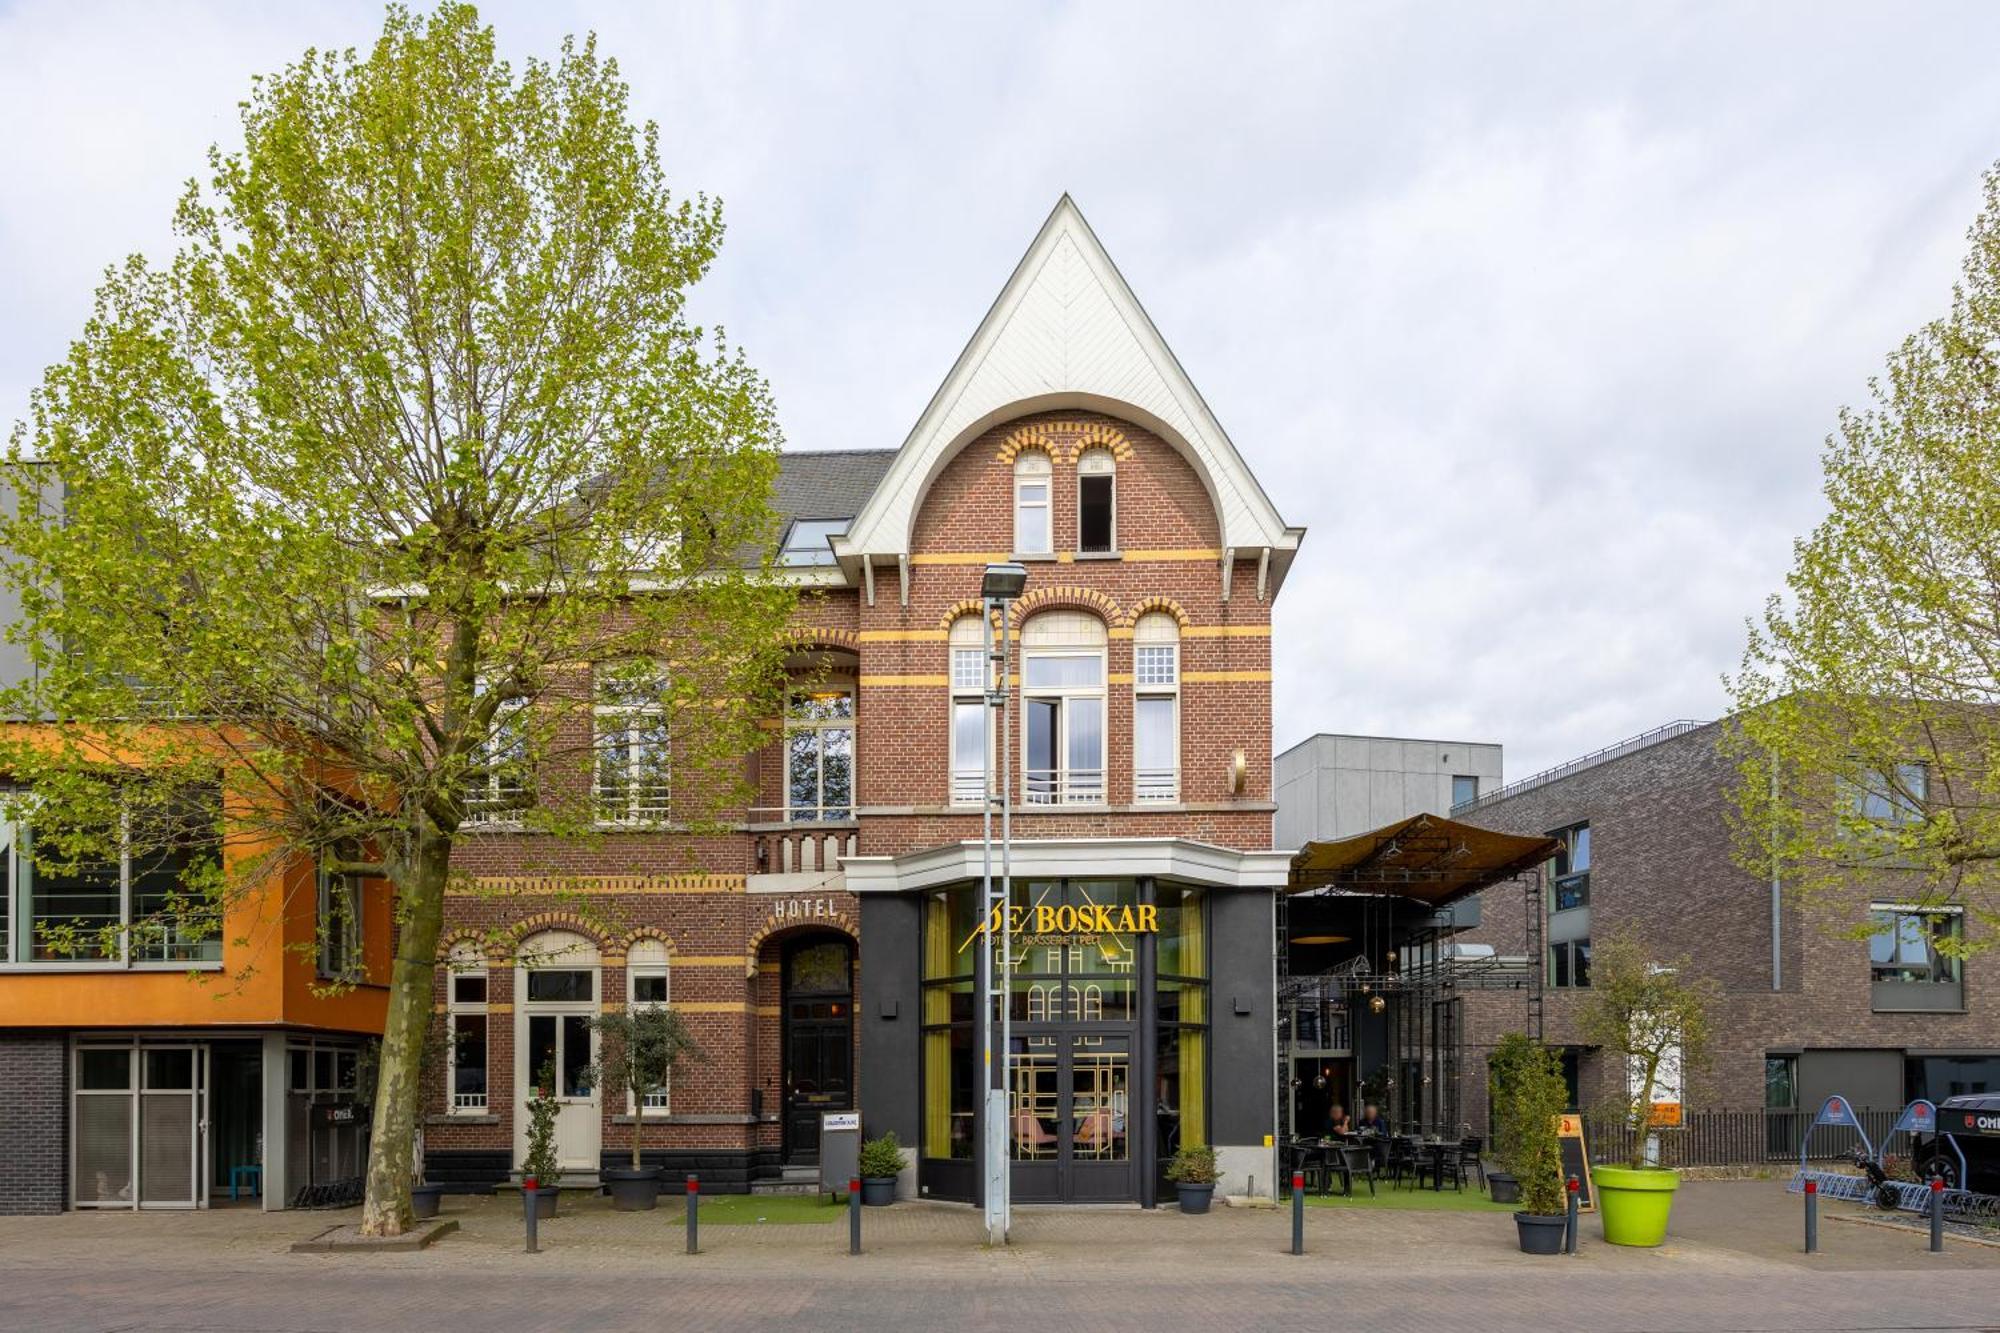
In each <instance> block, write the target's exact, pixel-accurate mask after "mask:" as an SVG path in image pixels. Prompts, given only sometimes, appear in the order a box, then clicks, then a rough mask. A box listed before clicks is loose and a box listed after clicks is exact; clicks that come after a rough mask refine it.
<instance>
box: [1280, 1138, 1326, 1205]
mask: <svg viewBox="0 0 2000 1333" xmlns="http://www.w3.org/2000/svg"><path fill="white" fill-rule="evenodd" d="M1286 1156H1287V1157H1289V1158H1290V1159H1291V1164H1292V1172H1293V1173H1294V1174H1296V1175H1298V1177H1299V1178H1300V1181H1301V1187H1302V1188H1303V1189H1304V1190H1305V1191H1306V1192H1308V1193H1311V1192H1314V1191H1317V1192H1319V1193H1321V1194H1325V1193H1327V1192H1328V1191H1329V1190H1331V1189H1332V1184H1331V1182H1330V1181H1329V1180H1328V1174H1329V1173H1328V1171H1327V1154H1326V1151H1325V1150H1324V1149H1323V1148H1321V1147H1320V1146H1319V1144H1318V1143H1317V1142H1315V1141H1313V1140H1309V1139H1293V1140H1292V1141H1291V1142H1290V1143H1289V1144H1288V1145H1286ZM1286 1179H1287V1182H1288V1183H1289V1180H1290V1176H1289V1175H1288V1176H1287V1177H1286Z"/></svg>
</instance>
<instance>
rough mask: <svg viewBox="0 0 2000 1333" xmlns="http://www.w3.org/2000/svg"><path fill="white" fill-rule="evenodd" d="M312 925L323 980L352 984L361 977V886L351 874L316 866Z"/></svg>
mask: <svg viewBox="0 0 2000 1333" xmlns="http://www.w3.org/2000/svg"><path fill="white" fill-rule="evenodd" d="M313 878H314V881H315V887H316V890H317V892H316V895H315V896H316V898H317V902H316V903H315V905H314V907H315V911H316V913H317V915H315V916H314V918H313V923H314V929H315V930H316V931H317V933H318V936H319V975H320V977H321V978H322V979H323V980H326V981H339V982H346V983H349V984H352V983H354V982H358V981H360V980H362V978H363V967H364V963H363V959H362V952H361V948H362V940H363V938H364V935H363V931H362V920H361V914H362V888H361V881H360V880H358V879H356V878H355V877H354V876H352V875H336V874H334V873H333V872H331V871H329V870H328V869H326V867H325V866H324V865H321V866H318V867H315V869H314V872H313Z"/></svg>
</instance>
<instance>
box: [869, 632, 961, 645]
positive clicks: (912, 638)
mask: <svg viewBox="0 0 2000 1333" xmlns="http://www.w3.org/2000/svg"><path fill="white" fill-rule="evenodd" d="M854 637H855V638H856V639H857V640H858V641H860V642H862V643H943V642H944V641H945V640H947V639H949V638H950V637H951V631H950V630H943V629H865V630H862V631H861V632H860V633H859V634H857V635H855V636H854Z"/></svg>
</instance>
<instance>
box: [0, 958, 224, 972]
mask: <svg viewBox="0 0 2000 1333" xmlns="http://www.w3.org/2000/svg"><path fill="white" fill-rule="evenodd" d="M220 971H222V962H221V960H219V959H203V960H201V961H200V962H186V963H169V962H160V961H158V960H155V959H147V960H146V961H144V962H131V963H121V962H118V961H116V960H109V961H107V960H102V959H88V960H86V959H77V960H71V959H48V960H46V961H43V962H33V963H0V975H13V976H29V975H32V974H34V973H37V972H47V973H61V972H95V973H106V972H220Z"/></svg>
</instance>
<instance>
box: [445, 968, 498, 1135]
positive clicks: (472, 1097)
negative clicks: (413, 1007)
mask: <svg viewBox="0 0 2000 1333" xmlns="http://www.w3.org/2000/svg"><path fill="white" fill-rule="evenodd" d="M487 979H488V974H487V971H486V955H485V953H484V952H483V951H482V950H481V949H480V948H479V946H478V945H476V944H471V943H461V944H455V945H453V946H452V950H451V959H450V963H449V966H448V970H447V972H446V975H445V985H446V986H447V987H448V988H449V989H447V991H446V992H445V1009H446V1017H447V1021H448V1022H449V1023H450V1025H451V1032H450V1037H451V1040H450V1042H449V1046H448V1050H449V1055H450V1061H451V1072H450V1075H449V1077H450V1082H451V1112H452V1114H453V1115H482V1114H484V1113H485V1111H486V1036H487V1029H486V994H487V992H486V986H487Z"/></svg>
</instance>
